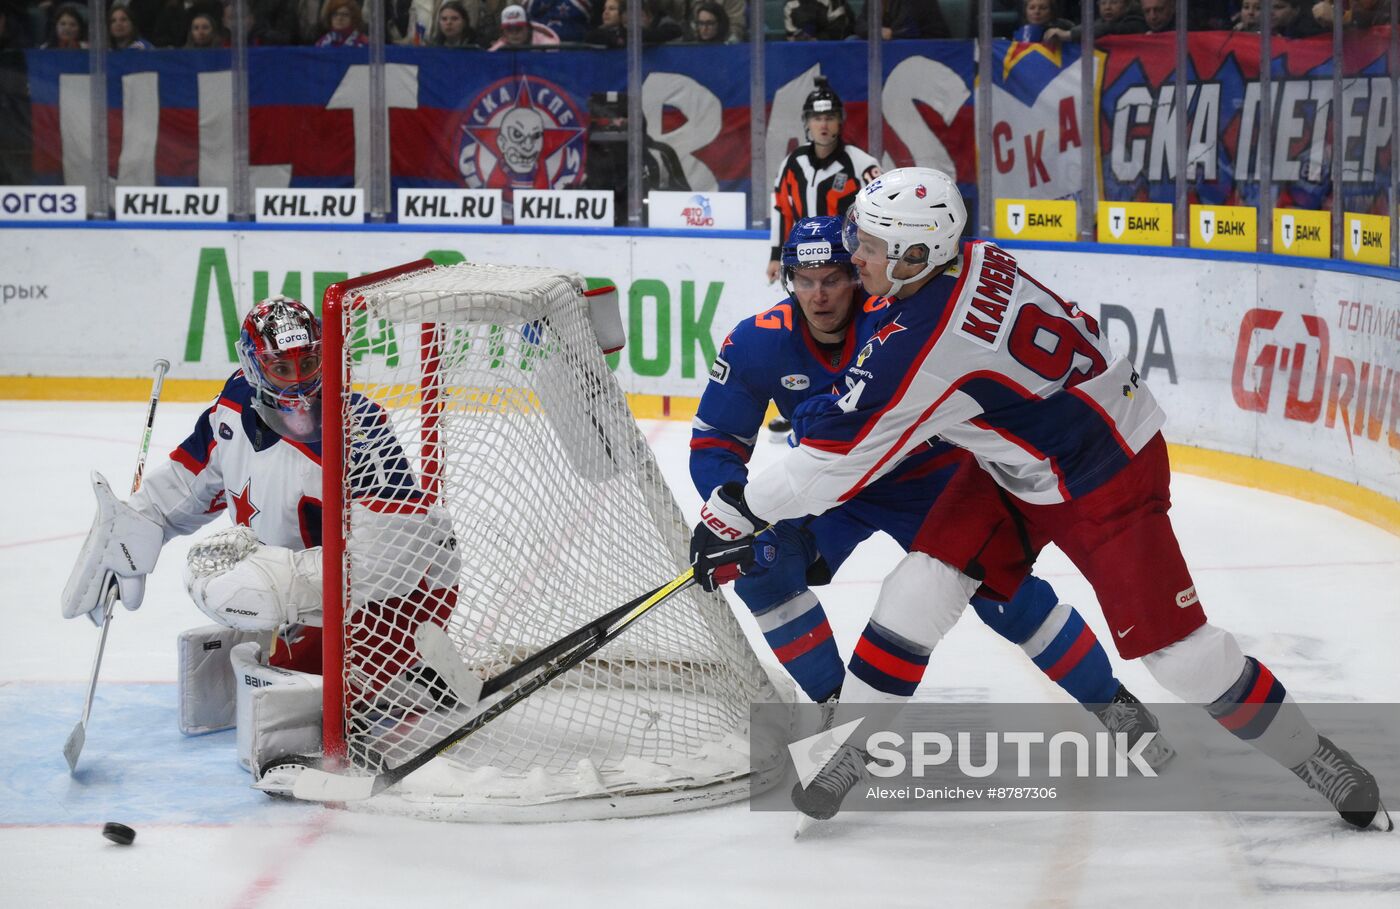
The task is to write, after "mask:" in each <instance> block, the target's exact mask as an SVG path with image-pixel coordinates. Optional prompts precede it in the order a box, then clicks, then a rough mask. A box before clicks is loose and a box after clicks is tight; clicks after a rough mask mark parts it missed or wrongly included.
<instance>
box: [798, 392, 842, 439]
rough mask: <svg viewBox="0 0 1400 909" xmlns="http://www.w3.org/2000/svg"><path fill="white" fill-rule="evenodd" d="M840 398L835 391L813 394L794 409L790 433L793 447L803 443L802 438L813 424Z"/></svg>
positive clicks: (805, 436)
mask: <svg viewBox="0 0 1400 909" xmlns="http://www.w3.org/2000/svg"><path fill="white" fill-rule="evenodd" d="M838 400H840V395H837V394H835V393H834V392H833V393H830V394H824V395H812V396H811V397H810V398H808V399H807V400H805V401H803V402H802V403H801V404H798V405H797V407H795V408H794V409H793V411H792V433H791V434H790V435H789V439H791V440H792V442H791V443H790V444H792V447H793V448H796V447H797V446H798V445H800V444H802V440H803V439H805V438H807V436H808V434H809V433H810V432H811V429H812V426H813V425H814V424H815V423H816V422H817V420H818V419H820V418H821V417H822V416H823V415H824V414H825V413H826V412H827V411H828V410H831V409H832V408H834V407H835V406H836V402H837V401H838Z"/></svg>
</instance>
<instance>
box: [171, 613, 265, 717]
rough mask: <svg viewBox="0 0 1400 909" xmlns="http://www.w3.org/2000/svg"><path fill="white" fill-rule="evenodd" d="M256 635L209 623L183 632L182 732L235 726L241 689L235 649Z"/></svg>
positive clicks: (180, 646)
mask: <svg viewBox="0 0 1400 909" xmlns="http://www.w3.org/2000/svg"><path fill="white" fill-rule="evenodd" d="M252 639H253V636H252V635H251V634H248V633H246V632H242V631H234V630H233V629H232V628H227V627H225V626H223V625H205V626H203V627H202V628H191V629H189V630H187V631H182V632H180V637H179V639H178V640H177V643H176V646H177V648H178V652H179V658H180V659H179V665H180V669H179V675H178V677H177V685H178V692H179V701H180V731H181V732H182V733H184V734H185V735H203V734H204V733H206V732H218V731H219V730H220V729H230V728H232V727H233V725H234V700H235V697H234V694H235V691H236V689H237V685H236V680H235V679H234V674H233V669H232V663H231V662H230V659H231V655H232V652H233V648H234V647H235V646H237V645H239V644H242V643H244V642H245V641H251V640H252Z"/></svg>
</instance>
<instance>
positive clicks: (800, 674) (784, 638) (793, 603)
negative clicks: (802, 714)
mask: <svg viewBox="0 0 1400 909" xmlns="http://www.w3.org/2000/svg"><path fill="white" fill-rule="evenodd" d="M754 618H756V619H757V620H758V627H759V630H760V631H762V632H763V639H764V640H765V641H767V642H768V646H769V647H771V648H773V655H774V656H776V657H777V658H778V662H780V663H782V664H783V668H784V669H786V670H787V672H788V675H790V676H792V680H793V681H794V682H796V683H797V684H798V686H799V687H801V689H802V690H803V691H804V692H805V693H806V694H807V696H808V697H809V698H811V699H812V700H814V701H816V702H818V703H821V702H822V701H824V700H826V699H827V698H829V697H831V695H832V694H833V693H834V692H835V691H837V690H838V689H840V687H841V682H842V680H843V679H845V677H846V670H845V667H844V666H843V665H842V664H841V652H840V651H839V650H837V649H836V639H835V638H833V637H832V636H831V625H829V624H828V623H827V621H826V611H825V610H824V609H822V604H821V601H820V600H818V599H817V595H816V594H815V593H813V592H812V591H810V590H804V591H802V592H801V593H799V594H798V595H797V596H795V597H793V598H792V599H790V600H788V601H787V602H784V603H779V604H778V605H776V606H774V607H772V608H770V609H767V610H765V611H763V612H759V613H755V614H754Z"/></svg>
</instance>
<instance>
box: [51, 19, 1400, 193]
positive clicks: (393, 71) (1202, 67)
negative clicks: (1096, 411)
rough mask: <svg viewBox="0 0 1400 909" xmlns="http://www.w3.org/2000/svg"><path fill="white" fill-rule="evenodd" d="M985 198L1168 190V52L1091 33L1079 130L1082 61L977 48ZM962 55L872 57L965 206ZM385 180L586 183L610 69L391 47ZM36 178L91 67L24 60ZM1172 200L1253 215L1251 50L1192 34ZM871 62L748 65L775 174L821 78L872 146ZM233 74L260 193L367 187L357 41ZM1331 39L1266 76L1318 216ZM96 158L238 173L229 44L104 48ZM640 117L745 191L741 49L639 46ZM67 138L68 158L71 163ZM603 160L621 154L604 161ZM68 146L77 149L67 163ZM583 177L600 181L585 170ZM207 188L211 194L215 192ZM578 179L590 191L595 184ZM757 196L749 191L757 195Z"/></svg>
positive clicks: (81, 144)
mask: <svg viewBox="0 0 1400 909" xmlns="http://www.w3.org/2000/svg"><path fill="white" fill-rule="evenodd" d="M1388 40H1389V30H1388V29H1386V28H1377V29H1373V30H1370V31H1367V32H1348V36H1347V43H1346V52H1345V54H1344V55H1343V64H1342V65H1343V67H1344V68H1345V73H1344V76H1345V78H1344V79H1343V97H1344V110H1343V139H1344V142H1343V143H1341V147H1342V150H1343V153H1342V154H1341V156H1340V158H1341V163H1342V167H1343V171H1342V173H1343V178H1344V181H1345V182H1344V186H1345V193H1346V196H1347V198H1346V204H1347V207H1348V209H1349V210H1353V211H1355V210H1361V211H1369V210H1376V211H1381V210H1383V209H1384V204H1385V198H1386V195H1385V194H1386V188H1387V187H1388V185H1389V181H1390V172H1391V167H1392V166H1393V165H1392V161H1393V149H1392V148H1391V141H1392V140H1391V136H1392V132H1393V128H1392V125H1391V118H1392V116H1393V114H1392V113H1391V111H1392V104H1391V99H1390V83H1389V76H1388V74H1387V72H1386V65H1385V63H1386V50H1387V43H1388ZM993 49H994V50H993V52H994V55H995V58H994V61H993V67H992V68H993V86H992V87H993V104H992V113H993V116H992V118H991V143H990V146H989V148H987V149H986V150H985V151H986V153H987V154H988V155H989V156H990V162H991V164H992V175H993V176H992V179H993V183H992V190H993V192H994V193H995V194H997V195H999V196H1007V197H1026V198H1073V197H1076V196H1078V195H1079V194H1080V193H1081V191H1082V189H1083V186H1084V179H1083V175H1082V171H1083V145H1084V143H1085V142H1095V143H1096V146H1095V148H1096V151H1097V155H1096V160H1095V168H1096V172H1097V173H1096V176H1097V179H1098V182H1099V195H1100V197H1101V198H1104V199H1109V200H1152V201H1171V200H1172V199H1174V198H1175V180H1176V170H1177V161H1176V138H1175V128H1176V127H1175V123H1176V116H1177V104H1176V103H1175V60H1176V51H1175V43H1174V38H1173V37H1172V36H1169V35H1167V36H1148V35H1143V36H1130V37H1121V36H1120V37H1114V38H1110V39H1105V40H1103V41H1101V42H1100V43H1099V46H1098V49H1097V51H1096V53H1095V60H1096V67H1095V72H1094V78H1093V81H1092V84H1093V86H1094V88H1093V92H1094V99H1095V101H1096V106H1095V116H1094V121H1095V122H1092V123H1089V122H1081V121H1082V120H1083V116H1082V104H1081V101H1080V95H1081V85H1082V79H1081V75H1080V70H1079V66H1078V62H1079V48H1078V46H1077V45H1064V46H1062V47H1057V48H1051V47H1048V46H1046V45H1040V44H1028V43H1020V42H1009V41H996V42H994V43H993ZM975 51H976V48H975V45H974V43H973V42H971V41H895V42H889V43H887V44H886V45H885V47H884V50H883V53H882V70H883V89H882V97H881V108H882V116H883V142H884V161H883V163H884V164H885V165H886V166H901V165H908V164H916V163H917V164H922V165H928V166H934V167H939V168H941V169H944V170H947V171H949V172H951V173H953V174H955V176H956V179H957V182H958V184H959V186H960V187H961V188H962V189H963V191H964V193H966V194H967V195H968V196H969V197H970V198H969V202H970V203H975V195H976V189H977V186H976V183H977V173H978V169H977V163H978V162H977V148H976V137H975V129H974V116H973V112H974V103H975V95H976V93H975V91H974V85H975V75H976V61H975ZM386 56H387V69H386V73H385V96H386V101H387V104H388V107H389V133H390V179H391V184H392V186H393V188H394V189H398V188H402V187H485V188H501V189H505V190H506V191H507V192H508V193H509V191H510V190H512V189H514V188H517V187H524V188H568V187H582V186H585V185H589V173H590V171H589V160H590V156H591V155H595V156H596V155H599V154H602V152H600V151H599V149H600V148H601V147H602V144H605V142H606V140H607V139H608V138H609V135H610V136H611V139H612V141H614V142H615V141H617V140H618V139H619V138H620V137H621V136H622V135H625V127H624V125H623V124H621V123H619V121H618V117H619V116H625V112H626V109H627V107H626V101H625V92H626V87H627V71H626V54H625V53H623V52H620V51H591V50H558V51H551V52H504V53H500V52H498V53H486V52H471V51H461V50H456V49H438V48H401V47H390V48H388V49H387V52H386ZM25 57H26V64H27V68H28V84H29V92H30V100H31V106H30V111H31V113H30V117H31V125H32V135H33V140H32V141H33V148H32V154H31V156H30V160H31V162H32V180H33V182H35V183H47V184H52V183H64V182H69V183H82V182H85V181H84V174H83V173H82V172H75V171H79V169H80V168H81V167H82V165H83V162H84V161H85V160H86V158H85V155H86V153H87V149H86V146H87V141H88V140H87V126H86V124H87V122H88V119H87V104H88V97H89V95H88V92H87V87H86V73H87V66H88V57H87V55H86V54H78V53H70V52H62V51H29V52H27V53H26V55H25ZM1187 57H1188V65H1189V67H1190V69H1189V71H1188V73H1187V86H1188V101H1187V108H1188V111H1189V114H1190V116H1189V117H1188V144H1187V156H1186V161H1187V173H1186V179H1187V185H1188V187H1189V190H1188V191H1189V195H1190V200H1191V201H1200V202H1207V203H1227V204H1230V203H1233V204H1245V205H1249V204H1254V203H1256V202H1257V201H1258V197H1259V187H1258V171H1259V167H1258V165H1259V158H1260V155H1261V148H1260V141H1259V122H1258V121H1259V108H1260V105H1259V88H1258V86H1259V83H1258V73H1259V59H1260V57H1259V39H1258V36H1257V35H1247V34H1239V33H1233V32H1202V33H1192V34H1191V35H1190V36H1189V47H1188V55H1187ZM866 59H867V58H866V46H865V44H864V43H861V42H830V43H806V42H803V43H793V44H787V43H774V44H770V45H768V46H767V47H766V51H765V55H764V86H765V87H764V97H765V104H766V107H767V111H766V113H767V123H768V135H767V137H766V140H767V157H768V159H769V160H768V162H767V163H768V169H769V172H770V174H771V173H772V172H773V171H774V170H775V169H776V167H777V164H778V162H779V161H781V158H782V156H783V155H784V154H786V152H787V151H789V150H791V148H793V147H794V146H795V145H796V144H797V143H798V142H800V141H802V126H801V104H802V100H803V98H804V97H805V95H806V93H807V91H809V90H810V88H811V86H812V84H813V80H814V79H815V77H816V76H818V75H822V76H825V77H826V78H827V79H829V80H830V82H831V84H832V87H833V88H834V89H835V90H836V91H837V93H838V94H840V96H841V98H842V99H843V101H844V103H845V112H846V127H845V138H846V140H847V141H848V142H852V143H853V144H856V145H859V146H862V147H864V146H865V145H866V141H865V139H866V135H867V123H868V115H867V112H868V109H869V105H868V103H867V102H868V77H867V70H866ZM248 61H249V107H250V113H249V121H250V122H249V163H250V165H251V166H252V167H253V168H254V173H253V181H254V184H255V185H267V186H277V185H285V186H294V187H348V186H353V185H365V183H366V182H367V176H368V173H369V171H368V168H369V147H370V146H369V136H368V133H369V123H370V118H369V113H370V109H369V98H370V91H369V86H370V81H369V68H368V65H369V54H368V50H367V49H365V48H348V49H339V48H327V49H320V48H304V47H258V48H251V49H250V50H249V52H248ZM1332 65H1333V58H1332V54H1331V43H1330V40H1328V39H1327V38H1326V37H1322V38H1314V39H1306V40H1298V41H1289V40H1285V39H1281V38H1279V39H1275V40H1274V42H1273V60H1272V63H1271V75H1272V80H1273V82H1272V86H1273V87H1272V95H1273V98H1274V123H1275V125H1276V128H1275V142H1274V147H1273V149H1272V150H1271V153H1272V154H1273V160H1272V163H1273V167H1274V179H1275V184H1276V193H1277V199H1278V201H1279V202H1280V203H1281V204H1284V205H1293V206H1297V207H1303V208H1322V207H1326V206H1327V205H1329V204H1330V196H1331V191H1332V176H1331V175H1332V165H1333V162H1334V161H1335V160H1336V159H1337V157H1338V156H1337V155H1336V154H1335V153H1334V147H1335V146H1336V143H1334V142H1333V138H1332V136H1331V119H1332V118H1331V116H1330V109H1331V85H1332ZM107 67H108V71H107V97H108V119H107V124H108V136H109V144H108V149H107V163H108V167H109V170H110V172H111V174H112V175H113V176H114V177H118V178H119V179H121V180H122V181H123V182H127V183H133V184H137V183H142V182H149V183H153V184H155V185H164V186H181V185H197V184H201V183H211V182H212V181H218V180H223V181H225V182H226V181H227V176H226V175H227V174H229V173H231V170H230V168H231V154H232V153H231V148H230V145H231V143H230V141H229V139H230V138H231V135H232V129H231V117H232V105H231V102H230V98H231V89H232V79H231V76H230V72H229V67H230V54H229V53H228V52H227V51H183V50H172V51H158V52H148V53H133V52H126V53H116V54H111V55H109V56H108V58H107ZM643 69H644V72H643V74H642V83H643V105H642V106H643V110H644V112H645V115H646V120H647V124H646V125H647V130H648V133H649V135H650V136H651V137H652V138H653V139H654V140H656V141H659V142H661V143H664V144H666V145H669V146H670V147H671V149H672V150H674V151H675V152H676V154H677V157H678V159H679V161H680V162H681V166H682V169H683V171H684V173H685V175H686V178H687V181H688V182H689V184H690V188H692V189H696V190H716V189H718V190H748V189H749V183H750V171H751V163H750V162H751V155H750V148H751V143H750V140H749V121H750V81H749V80H750V51H749V48H748V46H747V45H727V46H722V47H701V46H689V45H672V46H660V47H654V48H648V49H647V50H646V52H645V53H644V55H643ZM65 143H72V145H73V147H72V148H68V149H65ZM613 147H614V148H616V146H613ZM75 150H76V151H80V152H81V153H75ZM595 176H596V175H595ZM214 185H221V184H214ZM592 185H595V186H596V185H598V183H597V181H596V179H595V181H594V183H593V184H592ZM769 190H770V185H769V184H768V183H767V181H766V180H765V185H764V186H763V187H762V188H761V191H762V192H764V193H767V192H768V191H769Z"/></svg>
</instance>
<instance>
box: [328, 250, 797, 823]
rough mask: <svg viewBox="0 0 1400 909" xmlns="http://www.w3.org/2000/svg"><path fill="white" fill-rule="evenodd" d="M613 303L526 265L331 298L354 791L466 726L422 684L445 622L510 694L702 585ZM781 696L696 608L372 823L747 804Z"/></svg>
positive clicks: (443, 769) (571, 683)
mask: <svg viewBox="0 0 1400 909" xmlns="http://www.w3.org/2000/svg"><path fill="white" fill-rule="evenodd" d="M589 306H590V302H589V300H588V298H587V297H586V296H585V287H584V283H583V280H582V279H581V278H580V277H579V276H577V275H575V274H568V273H561V272H558V271H554V270H550V269H546V268H531V267H517V266H489V265H454V266H446V267H440V266H432V264H431V263H429V262H426V261H424V262H419V263H411V264H409V265H406V266H400V267H399V268H396V269H390V270H388V271H386V272H380V273H377V274H375V275H369V276H366V277H364V278H360V279H356V280H353V281H349V282H343V283H342V284H339V285H335V286H334V287H332V288H330V289H329V290H328V291H327V293H326V298H325V313H324V315H325V357H326V368H325V376H326V388H325V403H324V407H325V415H324V422H325V434H324V450H323V458H324V469H325V512H324V514H325V519H324V523H325V528H324V534H323V536H324V541H325V565H326V573H325V642H326V644H325V647H326V653H325V688H324V690H325V705H324V732H325V736H324V737H325V748H326V753H327V755H328V756H330V757H331V758H332V759H333V760H336V759H338V760H339V761H340V762H341V763H342V765H343V767H344V769H345V772H351V773H360V772H362V773H365V774H369V773H374V772H377V771H378V770H380V769H382V768H384V767H392V766H397V765H398V764H400V763H402V762H404V761H406V760H408V759H409V758H412V757H413V756H415V755H417V754H418V753H420V752H421V751H422V750H423V749H424V748H425V746H427V745H429V744H430V743H433V742H436V741H438V740H440V739H441V738H442V737H444V736H446V735H447V734H448V733H450V732H451V731H452V730H454V729H456V728H458V727H460V726H461V725H462V724H463V723H464V722H465V719H466V717H467V713H466V712H465V708H463V707H462V705H460V704H456V703H455V701H454V699H453V698H452V696H451V694H450V693H449V692H448V691H447V690H446V689H445V687H444V686H442V685H441V684H440V682H439V680H437V679H436V678H435V677H434V676H433V675H432V674H431V673H425V672H423V671H422V665H421V663H420V662H419V660H418V658H417V654H416V647H415V644H414V633H415V631H416V630H417V628H418V626H419V625H421V624H422V623H424V622H431V623H434V624H436V625H438V626H440V627H442V628H444V629H445V630H446V631H447V634H448V636H449V637H450V639H451V641H452V642H453V645H454V646H455V648H456V650H457V651H458V653H459V654H460V655H461V657H462V659H463V661H464V662H465V663H466V664H467V665H468V666H469V667H471V669H472V671H474V672H476V673H477V674H478V675H479V676H481V677H483V678H487V677H490V676H493V675H496V674H499V673H500V672H501V671H503V670H505V669H507V668H508V667H510V666H512V665H515V664H517V663H518V662H520V661H521V660H522V659H524V658H525V657H528V656H529V655H531V654H533V653H535V652H537V651H539V650H540V649H542V648H543V647H545V646H546V645H548V644H550V643H551V642H553V641H555V640H557V639H558V638H560V637H562V636H563V635H565V634H567V633H568V632H570V631H572V630H574V629H576V628H578V627H580V626H582V625H584V624H586V623H587V622H589V621H590V620H592V619H594V618H597V617H598V616H600V615H603V614H604V613H606V612H608V611H609V610H611V609H613V608H615V607H617V606H619V605H621V604H622V603H625V602H627V601H629V600H632V599H633V598H635V597H636V596H638V595H639V594H640V593H642V592H644V591H646V590H648V589H650V588H652V587H656V586H658V585H660V584H662V583H665V582H666V581H668V580H670V579H671V578H672V577H674V576H675V575H676V574H678V573H679V572H680V571H682V570H684V568H685V565H686V563H687V561H688V559H687V551H686V550H687V540H688V537H689V529H688V528H687V526H686V524H685V522H684V520H683V519H682V516H681V514H680V511H679V509H678V507H677V506H676V503H675V501H674V499H673V498H672V496H671V493H670V490H669V489H668V487H667V485H666V483H665V481H664V479H663V477H662V475H661V472H660V470H659V469H658V467H657V464H656V461H655V460H654V458H653V456H652V454H651V451H650V449H649V448H648V446H647V443H646V440H645V438H644V437H643V436H642V434H641V432H640V430H639V428H638V426H637V424H636V422H635V421H634V420H633V418H632V416H631V413H630V412H629V410H628V407H627V402H626V398H625V396H624V394H623V392H622V390H621V388H620V387H619V386H618V384H617V382H616V380H615V379H614V378H613V376H612V374H611V373H610V371H609V369H608V367H607V363H606V361H605V359H604V355H603V353H602V351H601V350H600V348H599V342H598V340H597V337H596V334H595V331H594V329H593V326H592V323H591V321H590V315H589ZM337 363H338V364H339V367H338V369H337V368H336V364H337ZM776 696H777V693H776V691H775V689H774V687H773V684H772V682H771V681H770V679H769V677H768V676H767V674H766V673H765V671H764V670H763V669H762V668H761V666H760V665H759V663H758V661H757V659H756V657H755V656H754V654H753V651H752V650H751V649H750V648H749V646H748V643H747V642H746V640H745V638H744V635H743V632H742V631H741V629H740V628H739V626H738V623H737V622H736V621H735V619H734V617H733V615H732V613H731V612H730V611H729V608H728V606H727V605H726V604H725V602H724V601H723V599H722V598H720V597H718V596H715V595H710V594H705V593H703V592H701V591H699V590H698V589H697V588H691V589H690V590H688V591H685V592H684V593H682V594H679V595H677V596H676V597H674V598H672V599H671V600H669V601H667V602H665V603H663V604H662V605H661V606H659V607H657V608H656V609H654V610H652V611H651V612H650V613H649V614H648V615H647V617H646V618H645V619H643V620H642V621H640V622H638V623H637V624H636V625H635V626H633V627H631V628H629V629H628V631H627V632H626V633H624V634H622V635H621V636H619V637H618V638H617V639H616V640H614V641H613V642H612V643H610V644H608V645H607V646H606V647H604V648H603V649H602V650H600V651H599V652H598V653H597V654H595V655H594V656H593V657H591V658H590V659H589V660H588V661H586V662H585V663H584V664H582V665H580V666H579V667H577V668H575V669H573V670H571V671H569V672H567V673H565V674H564V675H562V676H561V677H560V678H558V679H556V680H555V681H554V682H553V683H552V684H550V685H549V686H548V687H547V688H545V689H543V690H541V691H539V692H537V693H535V694H534V695H532V696H530V697H528V698H526V699H525V700H524V701H522V702H521V703H519V704H518V705H516V706H515V707H514V708H513V709H511V710H510V711H508V712H507V713H505V714H504V715H502V716H501V717H500V718H498V719H497V720H495V721H494V722H493V723H490V724H489V725H487V726H486V727H484V728H483V729H482V730H481V731H479V732H477V733H476V734H474V735H472V736H470V737H468V738H466V739H465V740H463V741H462V742H460V743H459V744H458V745H456V746H454V747H452V748H451V749H449V750H448V751H446V752H444V753H443V755H441V756H440V757H438V758H437V759H435V760H433V761H432V762H431V763H429V764H428V765H427V766H426V767H424V768H423V769H422V770H420V771H418V772H416V773H414V774H412V775H410V776H409V777H408V778H407V779H406V780H405V781H404V782H403V783H402V784H400V785H399V786H397V787H394V788H392V789H390V790H388V791H387V792H385V793H382V794H381V795H379V796H376V797H375V798H374V799H371V800H370V801H369V802H367V803H365V805H366V806H367V807H369V808H370V809H372V810H373V809H378V810H383V811H390V812H395V813H409V814H415V815H420V816H428V817H435V818H444V819H478V818H479V819H489V820H522V819H535V818H574V817H590V816H624V815H634V814H649V813H659V812H664V811H673V810H679V809H681V808H686V807H699V806H703V805H707V804H714V803H716V802H722V801H729V800H733V799H738V798H742V797H745V796H746V795H747V793H748V782H749V781H748V774H749V768H750V755H749V743H748V740H749V736H748V729H747V724H748V716H749V706H750V704H751V703H752V702H756V701H765V700H772V699H774V698H775V697H776Z"/></svg>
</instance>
